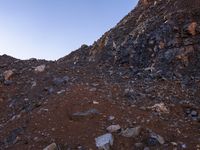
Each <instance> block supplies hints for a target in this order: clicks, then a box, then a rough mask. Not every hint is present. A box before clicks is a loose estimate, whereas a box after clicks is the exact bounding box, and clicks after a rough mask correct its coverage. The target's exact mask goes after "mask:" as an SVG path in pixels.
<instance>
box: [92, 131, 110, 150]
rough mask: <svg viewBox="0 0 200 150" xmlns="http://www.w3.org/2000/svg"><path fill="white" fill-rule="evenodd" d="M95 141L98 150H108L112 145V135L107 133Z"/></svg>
mask: <svg viewBox="0 0 200 150" xmlns="http://www.w3.org/2000/svg"><path fill="white" fill-rule="evenodd" d="M95 141H96V146H97V147H98V149H99V150H110V147H111V146H112V145H113V141H114V137H113V136H112V134H110V133H107V134H104V135H102V136H99V137H97V138H95Z"/></svg>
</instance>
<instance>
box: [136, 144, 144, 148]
mask: <svg viewBox="0 0 200 150" xmlns="http://www.w3.org/2000/svg"><path fill="white" fill-rule="evenodd" d="M143 146H144V144H143V143H135V147H137V148H141V147H143Z"/></svg>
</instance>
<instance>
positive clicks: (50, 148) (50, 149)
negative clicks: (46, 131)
mask: <svg viewBox="0 0 200 150" xmlns="http://www.w3.org/2000/svg"><path fill="white" fill-rule="evenodd" d="M43 150H58V148H57V145H56V143H52V144H50V145H49V146H47V147H46V148H44V149H43Z"/></svg>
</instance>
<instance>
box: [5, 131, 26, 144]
mask: <svg viewBox="0 0 200 150" xmlns="http://www.w3.org/2000/svg"><path fill="white" fill-rule="evenodd" d="M23 131H24V129H23V128H16V129H14V130H12V131H11V132H10V133H9V135H8V137H7V138H6V139H5V141H4V143H5V145H6V146H8V145H11V144H15V143H16V142H17V137H18V136H19V135H20V134H22V133H23Z"/></svg>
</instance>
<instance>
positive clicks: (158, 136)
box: [151, 133, 165, 144]
mask: <svg viewBox="0 0 200 150" xmlns="http://www.w3.org/2000/svg"><path fill="white" fill-rule="evenodd" d="M151 137H152V138H155V139H156V140H157V141H158V142H159V143H160V144H164V143H165V140H164V138H163V137H162V136H160V135H158V134H155V133H152V134H151Z"/></svg>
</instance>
